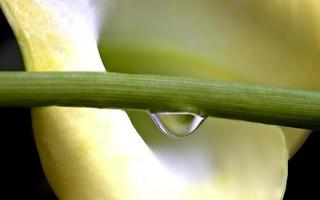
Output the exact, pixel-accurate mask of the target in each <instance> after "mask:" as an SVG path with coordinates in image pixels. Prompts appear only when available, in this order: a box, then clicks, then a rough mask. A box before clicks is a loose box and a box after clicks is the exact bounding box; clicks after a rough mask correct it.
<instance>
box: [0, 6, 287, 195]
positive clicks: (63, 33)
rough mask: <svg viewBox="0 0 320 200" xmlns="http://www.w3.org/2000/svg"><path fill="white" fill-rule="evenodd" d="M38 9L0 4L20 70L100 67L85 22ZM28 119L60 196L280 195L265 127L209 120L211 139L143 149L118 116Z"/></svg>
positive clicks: (282, 158)
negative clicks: (17, 50) (19, 57)
mask: <svg viewBox="0 0 320 200" xmlns="http://www.w3.org/2000/svg"><path fill="white" fill-rule="evenodd" d="M48 2H56V3H57V4H54V3H52V4H51V3H48ZM48 2H40V1H36V0H28V1H27V0H2V1H0V3H1V7H2V9H3V10H4V11H5V13H6V16H7V17H8V18H9V21H10V23H11V25H12V27H13V29H14V31H15V33H16V35H17V38H18V40H19V44H20V47H21V49H22V52H23V55H24V59H25V63H26V67H27V69H28V70H32V71H50V70H103V65H102V64H101V61H100V58H99V54H98V51H97V48H96V46H95V37H94V36H95V33H94V31H93V30H92V29H90V27H91V21H90V20H87V18H83V16H82V15H79V13H80V12H78V11H79V10H77V9H75V11H74V12H73V11H72V12H71V11H70V7H67V6H65V4H64V3H63V2H62V1H48ZM67 2H69V1H67ZM58 8H59V9H58ZM80 11H83V10H80ZM39 16H40V17H39ZM76 33H77V34H76ZM48 89H49V88H48ZM32 117H33V126H34V131H35V140H36V143H37V147H38V149H39V153H40V157H41V162H42V164H43V167H44V169H45V172H46V175H47V177H48V179H49V182H50V184H51V185H52V187H53V189H54V191H55V192H56V194H57V195H58V197H59V198H61V199H111V200H112V199H114V200H119V199H142V200H143V199H146V200H147V199H159V200H160V199H172V200H177V199H181V200H182V199H187V200H188V199H190V200H191V199H221V200H222V199H223V200H225V199H227V200H229V199H230V200H234V199H237V200H239V199H240V200H249V199H255V200H256V199H259V200H270V199H275V200H276V199H280V198H281V196H282V194H283V191H284V187H285V180H286V169H287V168H286V164H287V152H286V148H285V142H284V139H283V134H282V132H281V131H280V129H279V128H277V127H274V126H265V125H256V124H250V123H242V122H232V121H224V120H219V119H209V121H208V123H207V124H208V125H205V124H204V127H203V129H204V130H212V132H213V134H211V131H210V132H208V131H205V133H202V134H198V135H194V137H192V138H190V139H189V140H185V141H182V142H181V143H179V144H178V143H176V142H174V141H171V140H168V139H167V138H165V140H166V142H163V141H162V140H163V139H161V140H160V138H159V139H155V140H146V143H145V142H144V141H143V140H142V139H141V138H140V135H139V134H138V133H137V132H136V131H135V130H134V128H133V126H132V125H131V124H130V122H129V119H128V118H127V116H126V114H125V113H124V112H122V111H119V110H107V109H90V108H61V107H47V108H34V109H33V111H32ZM229 126H230V127H229ZM214 132H216V133H214ZM149 134H152V133H149ZM155 137H159V136H155ZM153 142H159V144H161V145H160V146H159V147H160V148H159V151H158V150H157V146H156V145H153ZM150 148H151V150H153V151H150ZM178 157H179V159H178ZM171 161H176V162H171ZM262 161H263V162H262ZM190 166H191V167H190Z"/></svg>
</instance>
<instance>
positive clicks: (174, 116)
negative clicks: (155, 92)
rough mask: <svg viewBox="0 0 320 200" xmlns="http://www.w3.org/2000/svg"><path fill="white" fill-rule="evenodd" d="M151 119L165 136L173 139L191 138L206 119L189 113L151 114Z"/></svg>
mask: <svg viewBox="0 0 320 200" xmlns="http://www.w3.org/2000/svg"><path fill="white" fill-rule="evenodd" d="M151 118H152V119H153V121H154V122H155V123H156V125H157V126H158V128H159V129H160V130H161V131H162V132H163V133H164V134H165V135H167V136H169V137H171V138H173V139H179V138H184V137H186V136H189V135H190V134H191V133H193V132H194V131H195V130H196V129H197V128H198V127H199V126H200V124H201V123H202V122H203V121H204V119H205V117H203V116H199V115H196V114H193V113H188V112H158V113H151Z"/></svg>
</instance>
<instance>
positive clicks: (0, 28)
mask: <svg viewBox="0 0 320 200" xmlns="http://www.w3.org/2000/svg"><path fill="white" fill-rule="evenodd" d="M10 38H11V39H12V38H13V34H12V31H11V29H10V27H9V26H8V24H7V22H6V20H5V18H4V16H3V14H2V12H1V11H0V46H1V45H5V44H6V43H7V41H8V40H9V39H10ZM13 51H17V50H15V49H13ZM0 53H1V49H0ZM2 55H3V54H2ZM0 59H6V60H5V62H4V60H1V62H0V63H2V65H1V64H0V70H2V71H4V70H11V71H12V70H23V68H22V62H21V60H20V58H9V57H5V58H4V57H0ZM12 63H15V66H21V67H20V68H19V67H16V68H14V67H13V66H12V65H13V64H12ZM10 65H11V66H10ZM319 65H320V63H319ZM319 81H320V80H319ZM0 136H1V139H0V148H1V149H0V150H1V154H0V155H1V158H0V160H1V168H0V169H1V170H0V188H1V190H0V191H1V193H0V195H1V197H6V198H5V199H48V200H54V199H56V197H55V195H54V194H53V192H52V191H51V189H50V187H49V186H48V183H47V182H46V179H45V177H44V174H43V171H42V169H41V164H40V160H39V157H38V154H37V150H36V147H35V143H34V141H33V136H32V127H31V119H30V109H27V108H0ZM319 149H320V132H313V133H312V134H311V136H310V137H309V138H308V139H307V141H306V143H305V144H304V146H303V147H302V148H301V149H300V150H299V151H298V153H297V154H296V155H295V156H294V157H293V158H292V159H291V160H290V161H289V177H288V182H287V190H286V194H285V198H284V199H285V200H293V199H303V200H309V199H319V197H320V194H319V192H318V190H319V189H320V188H319V187H320V186H318V183H317V181H318V180H319V181H320V179H319V177H320V170H318V169H320V168H319V167H320V164H319V162H318V161H320V158H319V157H318V156H317V154H318V151H319ZM1 197H0V198H1ZM1 199H2V198H1Z"/></svg>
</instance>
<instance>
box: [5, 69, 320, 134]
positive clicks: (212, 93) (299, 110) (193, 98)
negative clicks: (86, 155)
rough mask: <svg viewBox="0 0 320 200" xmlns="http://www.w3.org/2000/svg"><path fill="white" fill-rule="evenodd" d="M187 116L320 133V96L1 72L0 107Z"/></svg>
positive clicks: (96, 75)
mask: <svg viewBox="0 0 320 200" xmlns="http://www.w3.org/2000/svg"><path fill="white" fill-rule="evenodd" d="M50 105H58V106H79V107H97V108H122V109H142V110H151V111H153V112H156V111H186V112H193V113H198V114H199V113H200V114H205V115H208V116H214V117H222V118H231V119H240V120H246V121H253V122H262V123H266V124H277V125H284V126H291V127H297V128H307V129H320V91H306V90H299V89H288V88H280V87H271V86H265V85H253V84H243V83H232V82H225V81H213V80H202V79H194V78H181V77H168V76H156V75H129V74H119V73H100V72H1V73H0V106H3V107H4V106H6V107H7V106H15V107H18V106H19V107H38V106H50Z"/></svg>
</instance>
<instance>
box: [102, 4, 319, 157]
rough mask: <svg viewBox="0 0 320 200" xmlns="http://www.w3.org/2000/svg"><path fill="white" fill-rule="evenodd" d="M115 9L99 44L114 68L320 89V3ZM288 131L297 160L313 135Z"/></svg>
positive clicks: (108, 63)
mask: <svg viewBox="0 0 320 200" xmlns="http://www.w3.org/2000/svg"><path fill="white" fill-rule="evenodd" d="M115 9H116V10H115V11H114V12H113V13H114V15H113V16H110V17H111V19H110V20H109V22H110V23H108V24H107V26H106V29H105V31H104V34H103V38H102V40H101V43H100V47H101V50H102V55H103V56H102V57H103V58H106V61H105V62H106V64H107V66H108V69H110V70H114V71H125V72H138V73H162V74H163V73H166V74H171V75H173V74H174V75H184V76H195V77H202V78H215V79H225V80H237V81H245V82H256V83H266V84H272V85H278V86H289V87H299V88H307V89H319V88H320V81H319V74H320V67H319V66H318V65H319V63H320V56H319V52H320V14H319V13H320V2H319V1H318V0H307V1H300V0H288V1H278V0H271V1H270V0H259V1H254V0H243V1H235V0H227V1H220V0H213V1H208V0H199V1H191V0H187V1H186V0H175V1H170V0H164V1H161V3H160V2H155V1H148V0H136V1H130V0H123V1H121V2H120V3H118V6H116V7H115ZM124 57H125V58H126V59H124ZM137 67H138V68H137ZM285 132H286V133H288V134H286V135H287V136H286V138H287V140H288V152H289V153H290V156H291V155H292V154H293V153H294V152H295V151H297V149H298V148H299V147H300V146H301V143H303V141H304V140H305V138H306V137H307V134H304V132H308V131H301V133H298V134H295V132H294V131H291V130H289V129H285ZM291 135H292V138H291ZM296 135H297V136H296ZM300 136H301V139H298V138H300ZM293 138H295V139H293ZM291 140H292V141H293V140H294V141H296V142H291Z"/></svg>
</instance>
